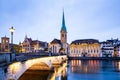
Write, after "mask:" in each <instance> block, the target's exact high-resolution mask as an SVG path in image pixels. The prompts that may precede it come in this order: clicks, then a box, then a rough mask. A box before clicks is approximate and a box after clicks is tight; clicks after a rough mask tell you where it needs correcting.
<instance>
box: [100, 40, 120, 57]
mask: <svg viewBox="0 0 120 80" xmlns="http://www.w3.org/2000/svg"><path fill="white" fill-rule="evenodd" d="M119 43H120V42H119V40H118V39H111V40H107V41H104V42H101V51H102V56H103V57H113V56H117V52H118V50H119V49H118V46H119V45H118V44H119ZM114 51H115V52H114Z"/></svg>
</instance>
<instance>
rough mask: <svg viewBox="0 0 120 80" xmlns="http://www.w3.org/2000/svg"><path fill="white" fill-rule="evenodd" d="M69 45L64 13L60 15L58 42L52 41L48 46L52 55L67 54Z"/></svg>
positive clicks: (56, 40)
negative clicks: (60, 24)
mask: <svg viewBox="0 0 120 80" xmlns="http://www.w3.org/2000/svg"><path fill="white" fill-rule="evenodd" d="M68 47H69V45H68V43H67V28H66V25H65V17H64V11H63V15H62V26H61V30H60V40H59V39H56V38H55V39H54V40H52V41H51V42H50V44H49V49H50V51H51V52H52V53H63V54H64V53H65V54H67V53H68V49H69V48H68Z"/></svg>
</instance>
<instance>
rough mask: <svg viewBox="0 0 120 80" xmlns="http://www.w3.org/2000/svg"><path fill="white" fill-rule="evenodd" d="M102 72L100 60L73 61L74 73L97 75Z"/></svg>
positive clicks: (72, 69)
mask: <svg viewBox="0 0 120 80" xmlns="http://www.w3.org/2000/svg"><path fill="white" fill-rule="evenodd" d="M99 70H100V63H99V61H98V60H86V61H82V60H71V72H72V73H97V72H99Z"/></svg>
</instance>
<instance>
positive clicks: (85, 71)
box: [67, 60, 120, 80]
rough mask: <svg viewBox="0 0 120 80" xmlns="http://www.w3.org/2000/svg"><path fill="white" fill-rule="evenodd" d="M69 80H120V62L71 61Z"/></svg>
mask: <svg viewBox="0 0 120 80" xmlns="http://www.w3.org/2000/svg"><path fill="white" fill-rule="evenodd" d="M67 80H120V61H99V60H71V61H70V62H69V66H68V71H67Z"/></svg>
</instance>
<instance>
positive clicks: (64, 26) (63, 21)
mask: <svg viewBox="0 0 120 80" xmlns="http://www.w3.org/2000/svg"><path fill="white" fill-rule="evenodd" d="M62 30H63V31H65V32H67V29H66V25H65V17H64V10H63V16H62V27H61V31H62Z"/></svg>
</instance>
